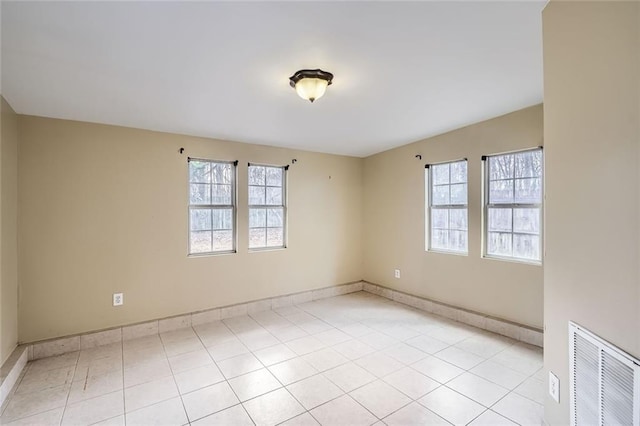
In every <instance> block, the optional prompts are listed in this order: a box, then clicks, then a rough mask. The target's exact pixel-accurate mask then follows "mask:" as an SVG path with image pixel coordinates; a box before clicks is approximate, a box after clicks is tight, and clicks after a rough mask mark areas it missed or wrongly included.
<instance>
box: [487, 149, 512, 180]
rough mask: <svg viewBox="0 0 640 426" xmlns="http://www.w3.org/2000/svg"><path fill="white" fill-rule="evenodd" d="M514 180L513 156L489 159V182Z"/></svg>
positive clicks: (498, 156)
mask: <svg viewBox="0 0 640 426" xmlns="http://www.w3.org/2000/svg"><path fill="white" fill-rule="evenodd" d="M511 178H513V155H497V156H495V157H489V180H498V179H511Z"/></svg>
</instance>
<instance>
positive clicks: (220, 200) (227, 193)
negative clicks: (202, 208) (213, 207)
mask: <svg viewBox="0 0 640 426" xmlns="http://www.w3.org/2000/svg"><path fill="white" fill-rule="evenodd" d="M211 189H212V191H213V194H212V195H213V199H212V200H211V204H224V205H230V204H231V185H212V187H211Z"/></svg>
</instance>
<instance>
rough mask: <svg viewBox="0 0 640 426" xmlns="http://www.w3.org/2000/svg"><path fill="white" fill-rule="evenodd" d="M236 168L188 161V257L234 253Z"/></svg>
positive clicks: (235, 164) (233, 164)
mask: <svg viewBox="0 0 640 426" xmlns="http://www.w3.org/2000/svg"><path fill="white" fill-rule="evenodd" d="M236 166H237V162H222V161H210V160H198V159H193V158H190V159H189V254H210V253H233V252H235V250H236V244H235V241H236V238H235V229H236V227H235V222H236V184H235V182H236Z"/></svg>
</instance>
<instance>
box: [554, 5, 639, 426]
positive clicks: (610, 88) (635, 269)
mask: <svg viewBox="0 0 640 426" xmlns="http://www.w3.org/2000/svg"><path fill="white" fill-rule="evenodd" d="M639 28H640V6H639V3H638V2H628V3H624V2H560V1H559V2H555V1H552V2H551V3H549V4H548V5H547V7H546V8H545V10H544V13H543V35H544V40H543V43H544V100H545V108H544V121H545V130H544V133H545V149H546V197H547V198H546V258H545V271H544V292H545V306H544V310H545V327H546V332H545V341H544V347H545V351H544V362H545V369H546V370H553V372H554V373H555V374H556V375H558V377H559V378H560V404H557V403H556V402H555V401H553V400H552V399H551V398H550V397H549V396H547V398H546V403H545V418H546V421H547V423H548V424H550V425H563V424H568V423H569V403H568V402H569V401H568V400H569V354H568V342H567V337H568V336H567V334H568V321H569V320H573V321H575V322H577V323H579V324H581V325H583V326H584V327H586V328H588V329H590V330H591V331H593V332H594V333H596V334H598V335H600V336H601V337H602V338H604V339H605V340H608V341H610V342H612V343H613V344H615V345H617V346H619V347H621V348H622V349H624V350H626V351H628V352H630V353H631V354H632V355H635V356H636V357H640V331H639V330H640V270H639V268H640V208H639V202H640V176H639V173H638V172H639V169H640V106H639V104H640V62H639V52H640V34H639V33H638V31H639Z"/></svg>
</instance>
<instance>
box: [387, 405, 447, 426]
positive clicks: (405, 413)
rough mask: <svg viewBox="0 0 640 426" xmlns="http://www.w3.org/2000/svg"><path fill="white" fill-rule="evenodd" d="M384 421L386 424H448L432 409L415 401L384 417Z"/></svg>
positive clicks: (435, 425)
mask: <svg viewBox="0 0 640 426" xmlns="http://www.w3.org/2000/svg"><path fill="white" fill-rule="evenodd" d="M384 423H385V424H387V425H388V426H410V425H434V426H449V425H450V424H451V423H449V422H447V421H446V420H445V419H443V418H442V417H440V416H438V415H437V414H436V413H434V412H433V411H430V410H428V409H427V408H425V407H423V406H422V405H420V404H418V403H417V402H412V403H411V404H409V405H407V406H406V407H402V408H401V409H399V410H398V411H396V412H395V413H393V414H390V415H389V416H387V417H385V418H384Z"/></svg>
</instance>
